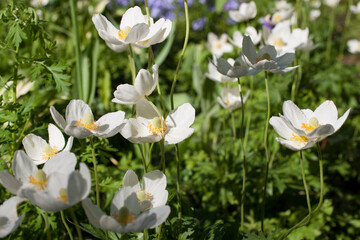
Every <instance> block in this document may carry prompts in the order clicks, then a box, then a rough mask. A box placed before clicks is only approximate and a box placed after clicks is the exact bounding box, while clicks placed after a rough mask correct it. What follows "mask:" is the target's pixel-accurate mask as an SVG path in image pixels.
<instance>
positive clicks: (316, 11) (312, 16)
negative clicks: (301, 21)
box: [309, 9, 321, 21]
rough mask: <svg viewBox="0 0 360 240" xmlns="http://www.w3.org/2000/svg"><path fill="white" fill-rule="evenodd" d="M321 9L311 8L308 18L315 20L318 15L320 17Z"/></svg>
mask: <svg viewBox="0 0 360 240" xmlns="http://www.w3.org/2000/svg"><path fill="white" fill-rule="evenodd" d="M320 14H321V11H320V10H319V9H313V10H311V11H310V16H309V18H310V20H311V21H315V20H316V19H317V18H318V17H320Z"/></svg>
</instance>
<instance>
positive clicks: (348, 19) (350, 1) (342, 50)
mask: <svg viewBox="0 0 360 240" xmlns="http://www.w3.org/2000/svg"><path fill="white" fill-rule="evenodd" d="M352 4H353V0H348V6H347V11H346V17H345V24H344V28H343V30H342V33H343V34H342V37H343V38H342V40H341V42H340V54H341V55H342V54H343V52H344V48H345V43H346V41H345V38H344V36H345V34H344V33H345V30H346V28H347V27H348V25H349V23H350V17H351V10H350V6H351V5H352Z"/></svg>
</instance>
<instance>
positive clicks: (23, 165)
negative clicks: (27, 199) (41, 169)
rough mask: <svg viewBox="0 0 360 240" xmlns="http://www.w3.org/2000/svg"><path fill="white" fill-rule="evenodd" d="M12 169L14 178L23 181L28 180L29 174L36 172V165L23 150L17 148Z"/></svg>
mask: <svg viewBox="0 0 360 240" xmlns="http://www.w3.org/2000/svg"><path fill="white" fill-rule="evenodd" d="M12 170H13V173H14V176H15V177H16V179H18V180H20V181H21V182H22V183H25V182H28V181H29V177H30V176H31V175H33V174H34V173H36V171H37V167H36V166H35V165H34V163H33V161H32V160H31V159H30V158H29V157H28V156H27V155H26V154H25V152H24V151H22V150H17V151H16V152H15V154H14V158H13V164H12Z"/></svg>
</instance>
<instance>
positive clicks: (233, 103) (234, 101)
mask: <svg viewBox="0 0 360 240" xmlns="http://www.w3.org/2000/svg"><path fill="white" fill-rule="evenodd" d="M249 94H250V92H249V91H248V92H247V93H246V95H245V96H243V102H244V103H245V102H246V100H247V99H248V97H249ZM217 100H218V102H219V103H220V105H221V106H222V107H223V108H226V109H230V110H235V109H237V108H240V107H241V106H242V104H243V103H242V102H241V98H240V93H239V88H238V87H236V86H235V87H232V88H230V86H225V87H224V88H223V89H222V91H221V96H220V97H218V98H217Z"/></svg>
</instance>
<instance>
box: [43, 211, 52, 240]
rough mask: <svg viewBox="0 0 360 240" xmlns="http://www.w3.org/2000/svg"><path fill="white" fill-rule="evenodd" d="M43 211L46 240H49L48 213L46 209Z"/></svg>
mask: <svg viewBox="0 0 360 240" xmlns="http://www.w3.org/2000/svg"><path fill="white" fill-rule="evenodd" d="M44 212H45V217H44V219H45V231H46V239H47V240H51V235H50V224H49V215H48V212H47V211H44Z"/></svg>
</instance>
